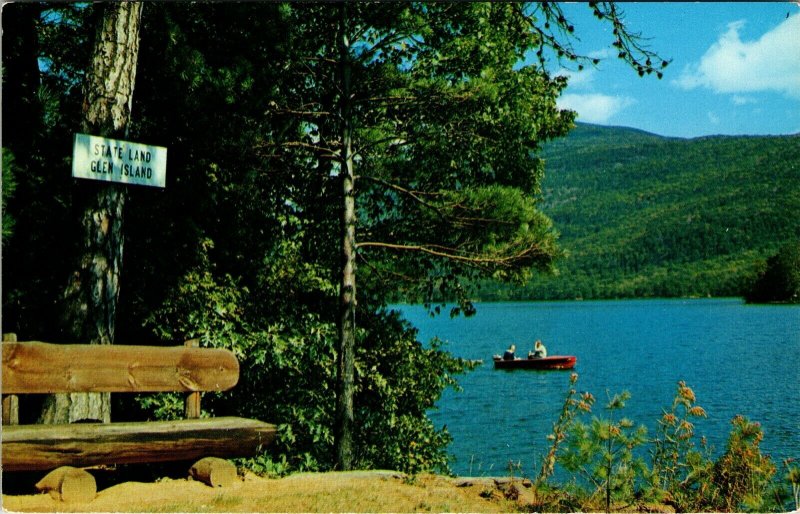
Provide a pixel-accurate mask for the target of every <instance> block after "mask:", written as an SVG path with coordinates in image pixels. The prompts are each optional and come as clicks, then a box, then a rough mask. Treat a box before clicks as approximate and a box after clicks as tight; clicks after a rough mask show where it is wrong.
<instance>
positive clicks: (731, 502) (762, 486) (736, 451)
mask: <svg viewBox="0 0 800 514" xmlns="http://www.w3.org/2000/svg"><path fill="white" fill-rule="evenodd" d="M731 423H732V424H733V430H732V431H731V433H730V435H729V436H728V443H727V445H726V448H725V453H724V454H723V455H722V456H721V457H720V458H719V459H718V460H717V461H716V462H715V463H714V469H713V472H712V476H711V479H712V482H713V484H714V486H715V487H716V488H717V490H718V491H719V496H718V498H717V500H716V501H715V502H714V506H715V507H717V508H719V509H721V510H723V509H724V510H726V511H728V512H731V511H736V510H740V509H744V510H749V511H762V510H766V509H768V508H770V507H771V506H772V505H770V501H771V500H770V498H769V495H767V494H766V493H767V492H768V490H769V489H770V487H771V485H772V484H771V482H772V477H773V475H775V471H776V469H775V464H774V463H773V462H772V460H771V459H770V458H769V457H767V456H764V455H762V454H761V448H760V445H761V441H762V440H763V438H764V431H763V430H762V429H761V425H760V424H759V423H754V422H752V421H750V420H749V419H747V418H746V417H744V416H736V417H735V418H733V420H732V421H731Z"/></svg>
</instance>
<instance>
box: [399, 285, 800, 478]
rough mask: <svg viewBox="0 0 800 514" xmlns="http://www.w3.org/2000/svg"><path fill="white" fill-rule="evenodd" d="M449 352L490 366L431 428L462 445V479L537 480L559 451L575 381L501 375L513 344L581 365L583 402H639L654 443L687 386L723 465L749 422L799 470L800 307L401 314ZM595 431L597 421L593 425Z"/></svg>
mask: <svg viewBox="0 0 800 514" xmlns="http://www.w3.org/2000/svg"><path fill="white" fill-rule="evenodd" d="M396 308H398V309H400V310H401V311H402V312H403V313H404V314H405V316H406V318H407V319H409V321H411V322H412V323H413V324H414V326H416V327H417V328H418V329H419V330H420V339H421V340H422V341H427V340H429V339H430V338H431V337H433V336H438V337H439V338H441V339H443V340H445V341H447V342H448V344H447V345H446V347H445V348H446V349H447V350H448V351H449V352H451V353H452V354H454V355H457V356H460V357H464V358H468V359H482V360H483V361H484V363H483V364H482V365H481V366H479V367H478V368H477V369H476V370H474V371H472V372H471V373H468V374H466V375H462V376H461V377H459V381H460V383H461V385H462V387H463V392H454V391H451V390H448V391H446V392H445V394H444V395H443V397H442V398H441V399H440V401H439V402H438V409H436V410H433V411H431V413H430V416H431V418H432V419H433V421H434V423H435V424H436V425H437V427H441V426H443V425H446V426H447V428H448V430H449V431H450V433H451V434H452V436H453V438H454V441H453V443H452V445H451V447H450V452H451V453H452V454H453V455H454V456H455V461H454V463H453V465H452V468H453V471H454V472H455V473H456V474H459V475H490V474H505V473H506V472H507V471H506V470H507V468H508V463H509V461H512V462H514V463H515V464H518V465H520V466H521V467H522V470H523V472H524V473H525V474H527V475H529V476H531V475H535V474H536V472H537V471H538V469H539V467H540V465H541V460H540V459H541V457H542V456H543V455H544V454H545V453H546V451H547V448H549V444H548V441H547V439H546V436H547V434H548V433H550V431H551V429H552V424H553V422H555V421H556V419H557V417H558V413H559V412H560V409H561V406H562V404H563V400H564V397H565V394H566V391H567V389H568V385H569V376H570V372H568V371H547V372H542V371H522V370H518V371H500V370H494V369H493V365H492V361H491V357H492V355H493V354H499V353H502V351H503V350H504V349H505V348H506V347H507V346H508V345H510V344H511V343H515V344H516V346H517V355H524V354H527V351H528V350H529V349H530V348H531V346H532V344H533V342H534V341H535V340H536V339H541V340H542V341H543V342H544V344H545V345H546V346H547V350H548V353H549V354H550V355H565V354H566V355H576V356H577V357H578V361H577V364H576V366H575V369H574V371H575V372H577V373H578V375H579V379H578V382H577V389H578V391H589V392H591V393H592V394H593V395H594V396H595V397H596V398H597V402H596V403H595V406H594V409H593V411H594V413H595V414H597V415H601V416H602V415H604V414H605V410H604V409H603V406H604V405H605V403H607V398H608V397H607V393H606V391H608V392H609V393H610V394H612V395H613V394H615V393H619V392H622V391H625V390H627V391H629V392H630V393H631V395H632V397H631V399H630V400H629V401H628V403H627V405H626V407H625V409H624V410H623V411H622V414H624V415H625V416H626V417H628V418H630V419H632V420H633V421H634V422H636V423H637V424H644V425H645V426H647V428H648V433H649V434H650V435H654V434H655V428H656V426H657V425H656V422H657V420H658V419H659V418H660V416H661V414H662V412H663V409H664V408H667V407H668V406H669V405H670V404H671V402H672V399H673V398H674V396H675V391H676V386H677V383H678V381H680V380H683V381H685V382H686V383H687V385H689V386H690V387H691V388H692V389H693V390H694V392H695V394H696V396H697V404H698V405H700V406H702V407H703V408H704V409H705V410H706V412H707V413H708V418H707V419H701V420H700V421H698V422H697V423H696V433H697V435H698V436H706V437H707V439H708V441H709V443H710V444H711V445H712V446H713V448H714V455H715V456H716V455H719V454H720V453H721V452H722V451H723V450H724V447H725V442H726V440H727V436H728V434H729V433H730V429H731V425H730V420H731V419H732V418H733V417H734V416H736V415H737V414H743V415H745V416H747V417H748V418H749V419H751V420H752V421H758V422H760V423H761V424H762V427H763V429H764V441H763V442H762V445H761V447H762V451H763V452H764V453H766V454H769V455H771V456H772V457H773V459H775V461H776V463H777V464H780V462H781V459H783V458H785V457H795V458H800V306H752V305H745V304H744V303H742V302H741V301H739V300H735V299H698V300H619V301H583V302H507V303H487V304H478V305H477V308H478V313H477V315H475V316H474V317H472V318H463V317H459V318H455V319H450V318H449V317H448V316H447V315H442V316H437V317H435V318H431V317H430V316H429V315H428V314H427V313H426V311H425V309H424V308H423V307H421V306H407V305H403V306H396ZM585 420H586V418H585Z"/></svg>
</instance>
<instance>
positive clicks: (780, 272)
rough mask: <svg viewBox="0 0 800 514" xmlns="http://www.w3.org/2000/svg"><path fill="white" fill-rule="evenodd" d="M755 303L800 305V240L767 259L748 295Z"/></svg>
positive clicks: (748, 298) (748, 299) (783, 247)
mask: <svg viewBox="0 0 800 514" xmlns="http://www.w3.org/2000/svg"><path fill="white" fill-rule="evenodd" d="M747 301H748V302H754V303H767V302H787V303H800V240H796V241H794V242H792V243H788V244H786V245H784V246H782V247H781V249H780V250H779V251H778V253H777V254H775V255H773V256H771V257H770V258H769V259H767V264H766V269H765V270H764V272H763V273H761V274H760V275H759V277H758V279H757V280H756V282H755V285H753V288H752V289H751V290H750V291H749V292H748V294H747Z"/></svg>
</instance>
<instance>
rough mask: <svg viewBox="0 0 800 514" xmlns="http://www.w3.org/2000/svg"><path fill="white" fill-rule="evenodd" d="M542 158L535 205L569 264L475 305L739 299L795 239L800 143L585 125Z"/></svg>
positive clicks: (490, 289) (486, 290)
mask: <svg viewBox="0 0 800 514" xmlns="http://www.w3.org/2000/svg"><path fill="white" fill-rule="evenodd" d="M542 157H543V158H544V159H545V162H546V168H545V169H546V173H545V178H544V180H543V182H542V195H541V201H540V208H541V209H542V210H543V211H544V212H545V213H546V214H547V215H549V216H550V217H551V218H552V219H553V222H554V224H555V226H556V228H557V229H558V230H559V231H560V232H561V245H562V247H563V248H564V249H565V250H566V251H567V252H568V254H569V257H568V258H566V259H564V260H563V261H562V262H561V263H560V265H559V269H560V270H561V273H560V275H559V276H557V277H542V276H535V277H534V278H533V279H532V280H531V281H530V282H529V283H528V284H527V285H525V286H522V287H514V286H499V285H497V284H493V283H491V282H484V283H482V284H481V286H482V287H481V289H480V291H479V293H478V297H479V298H480V299H484V300H492V299H493V300H503V299H520V300H524V299H566V298H618V297H656V296H658V297H685V296H741V295H743V294H745V292H746V291H747V289H748V288H749V287H750V286H751V285H752V283H753V282H754V280H755V278H756V276H757V275H758V274H759V273H760V272H761V271H762V270H763V269H764V267H765V262H766V259H767V258H768V257H770V256H771V255H772V254H774V253H775V252H776V251H777V249H778V248H779V247H780V246H781V245H783V244H785V243H786V242H788V241H792V240H796V239H800V219H798V218H799V217H798V216H797V215H796V213H797V212H800V135H790V136H769V135H767V136H702V137H698V138H672V137H666V136H659V135H657V134H652V133H649V132H646V131H642V130H639V129H632V128H629V127H606V126H600V125H589V124H578V125H577V127H576V128H575V129H574V130H573V132H572V133H570V135H568V136H567V137H566V138H563V139H560V140H557V141H552V142H549V143H548V144H547V145H545V147H544V150H543V152H542Z"/></svg>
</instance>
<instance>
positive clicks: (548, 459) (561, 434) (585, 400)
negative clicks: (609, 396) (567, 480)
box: [536, 373, 594, 485]
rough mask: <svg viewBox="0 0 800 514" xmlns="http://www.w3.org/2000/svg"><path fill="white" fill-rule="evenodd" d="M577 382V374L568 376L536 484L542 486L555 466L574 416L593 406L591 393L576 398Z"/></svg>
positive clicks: (588, 410)
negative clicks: (567, 386) (548, 448)
mask: <svg viewBox="0 0 800 514" xmlns="http://www.w3.org/2000/svg"><path fill="white" fill-rule="evenodd" d="M577 381H578V374H577V373H572V374H571V375H570V379H569V383H570V388H569V390H568V391H567V397H566V398H565V400H564V405H563V407H562V408H561V414H560V415H559V417H558V420H557V421H556V422H555V423H554V424H553V432H552V434H550V435H548V439H550V440H551V441H553V443H552V445H551V446H550V450H549V451H548V452H547V455H546V456H545V457H544V459H542V469H541V471H540V472H539V476H538V477H537V478H536V484H537V485H541V484H543V483H544V482H545V481H546V480H547V479H548V478H549V477H550V476H551V475H552V474H553V471H554V469H555V465H556V455H557V453H558V449H559V447H560V446H561V443H563V442H564V441H565V440H566V439H567V437H568V435H569V431H570V429H571V427H572V426H573V420H574V419H575V416H576V415H578V414H579V413H580V412H591V410H592V405H594V396H592V395H591V393H583V394H582V395H581V396H580V399H578V398H576V395H577V390H576V389H575V387H574V386H575V383H576V382H577Z"/></svg>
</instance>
